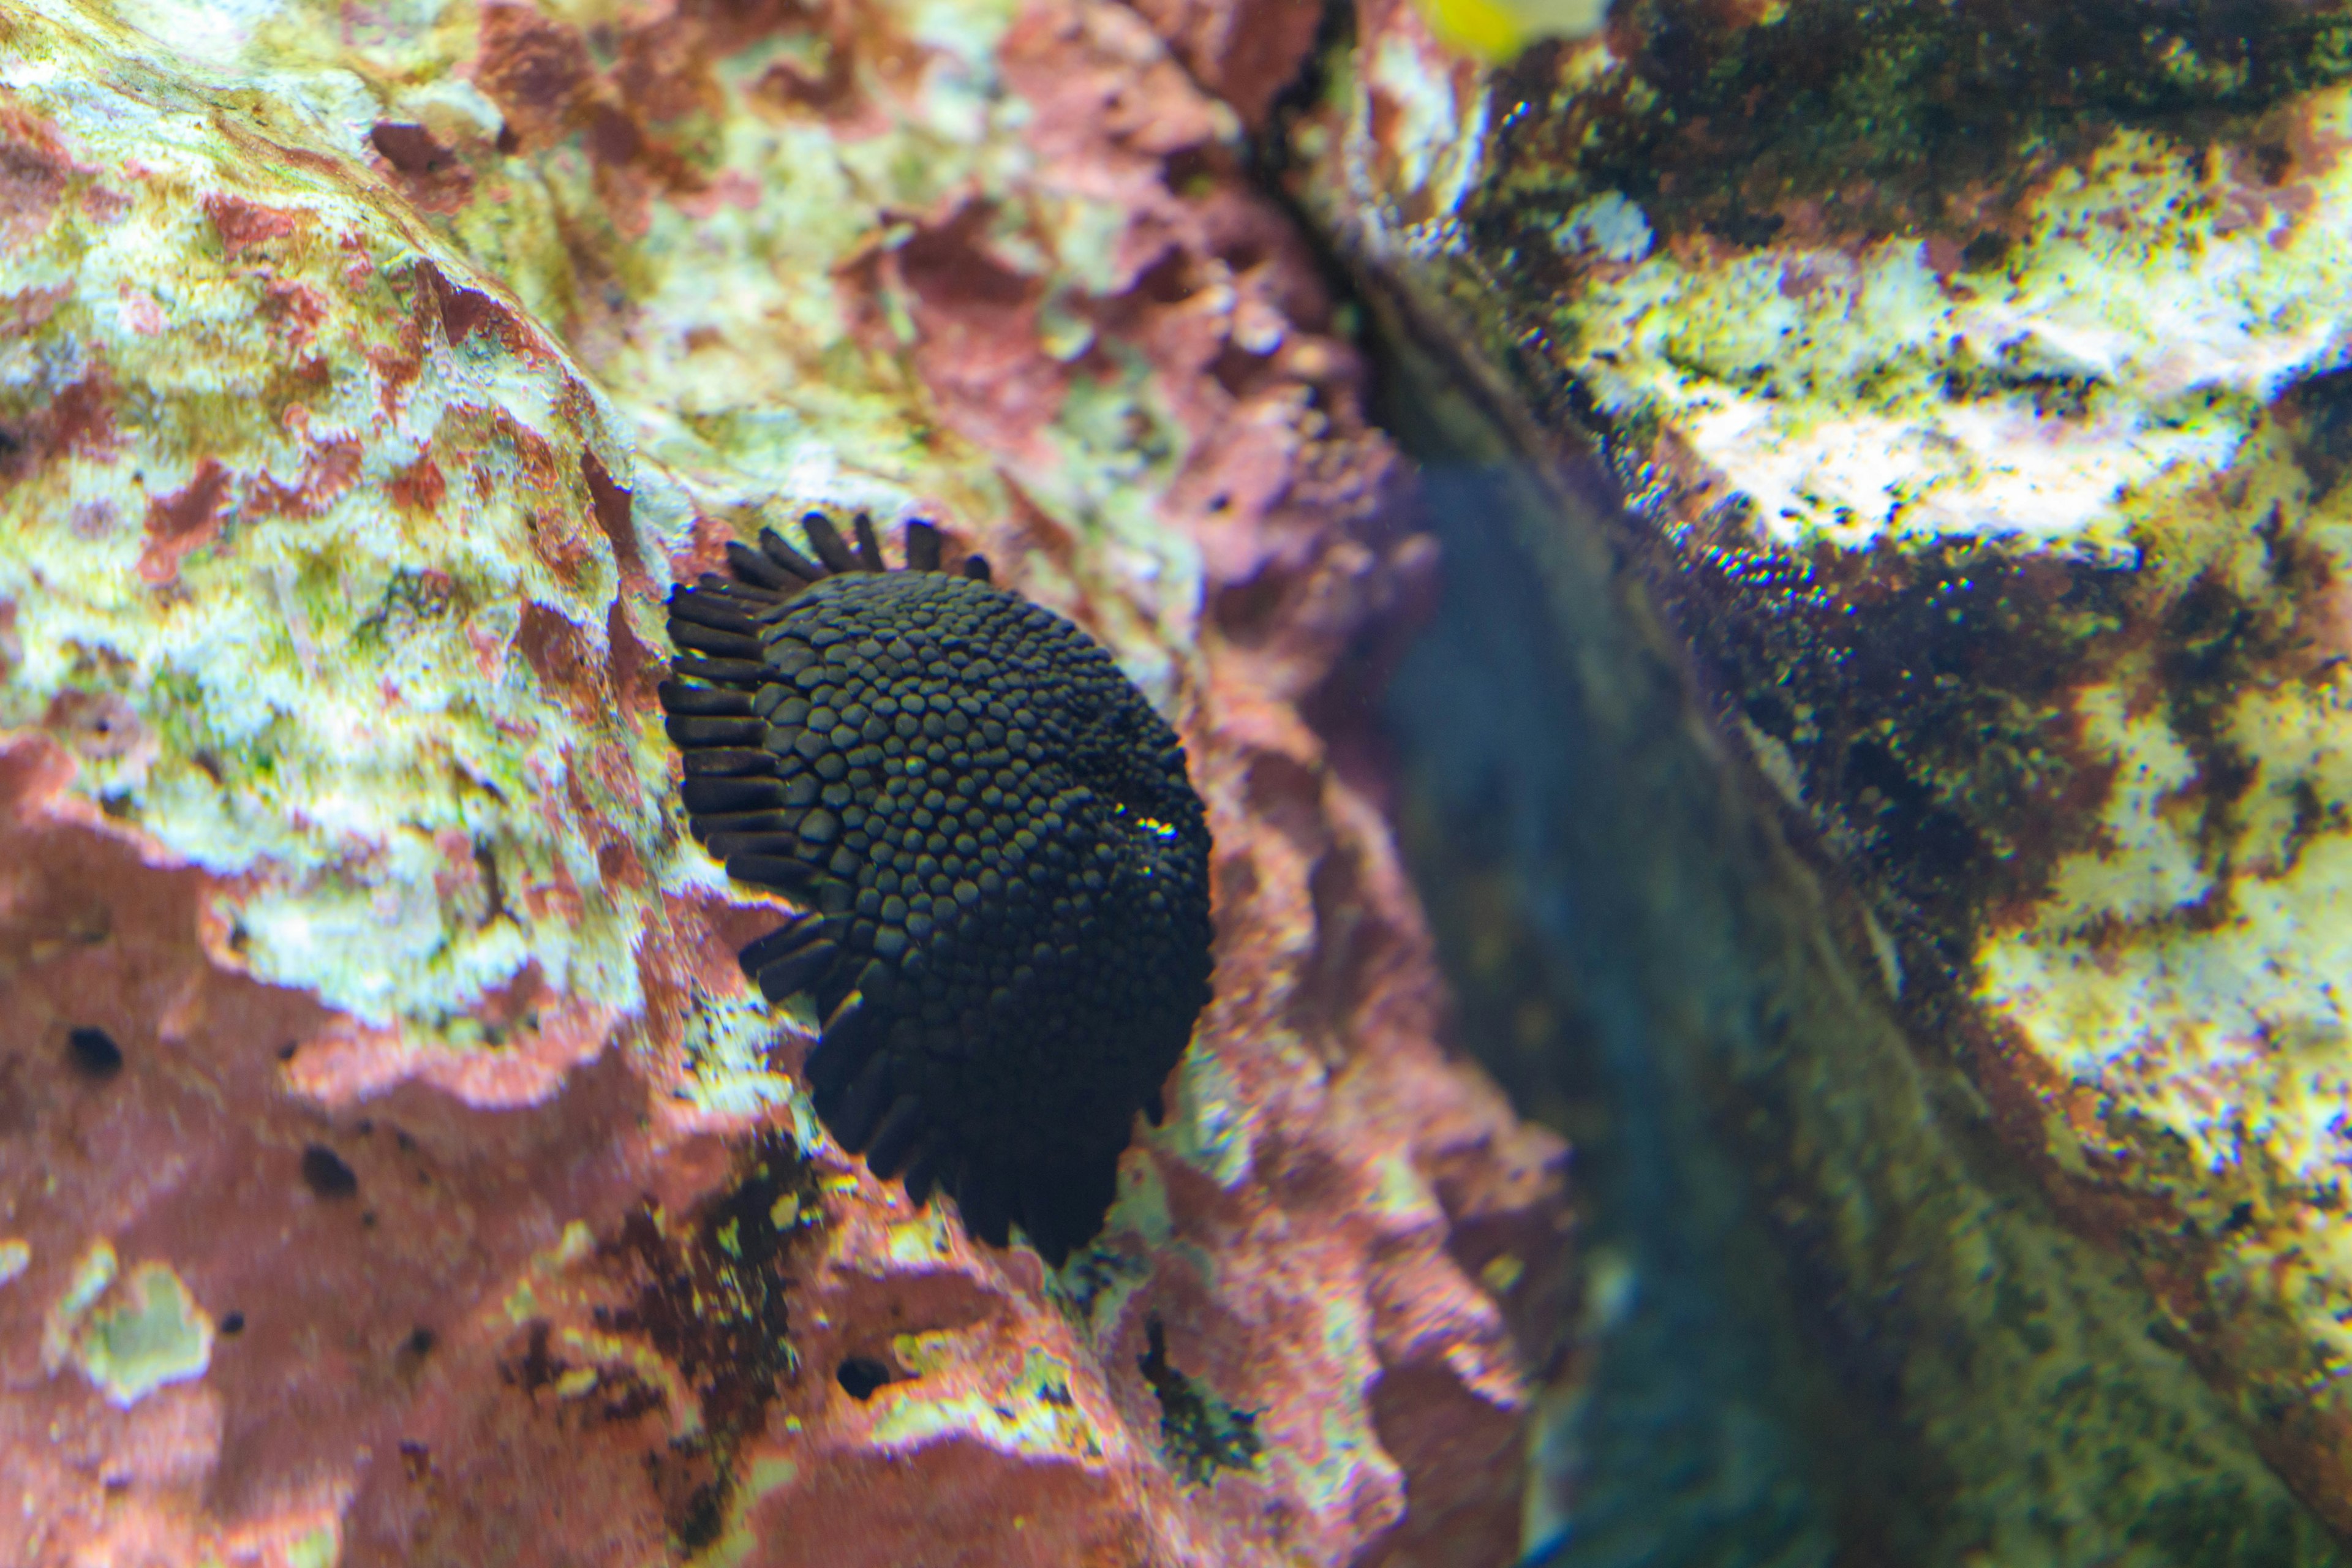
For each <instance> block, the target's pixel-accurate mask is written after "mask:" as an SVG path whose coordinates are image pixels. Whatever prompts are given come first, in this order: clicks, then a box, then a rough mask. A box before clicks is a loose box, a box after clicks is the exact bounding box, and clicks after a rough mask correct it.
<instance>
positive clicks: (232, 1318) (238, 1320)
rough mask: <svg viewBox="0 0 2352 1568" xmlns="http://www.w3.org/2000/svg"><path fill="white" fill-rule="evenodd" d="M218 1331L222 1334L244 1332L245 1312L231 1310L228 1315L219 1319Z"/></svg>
mask: <svg viewBox="0 0 2352 1568" xmlns="http://www.w3.org/2000/svg"><path fill="white" fill-rule="evenodd" d="M220 1331H221V1332H222V1333H224V1334H241V1333H243V1332H245V1314H244V1313H243V1312H231V1313H230V1314H229V1315H228V1316H226V1317H225V1318H223V1319H222V1320H221V1321H220Z"/></svg>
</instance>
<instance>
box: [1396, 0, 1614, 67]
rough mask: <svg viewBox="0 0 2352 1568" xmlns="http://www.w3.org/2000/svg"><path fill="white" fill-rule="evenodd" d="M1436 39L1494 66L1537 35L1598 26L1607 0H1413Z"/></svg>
mask: <svg viewBox="0 0 2352 1568" xmlns="http://www.w3.org/2000/svg"><path fill="white" fill-rule="evenodd" d="M1414 4H1416V5H1419V6H1420V7H1421V14H1422V16H1423V17H1425V18H1426V19H1427V20H1428V22H1429V28H1430V31H1431V32H1433V33H1435V34H1436V35H1437V41H1438V42H1439V43H1441V44H1444V46H1445V47H1447V48H1449V49H1455V50H1458V51H1460V52H1461V53H1463V54H1465V55H1470V56H1473V57H1475V58H1477V59H1479V60H1482V61H1484V62H1485V63H1486V64H1488V65H1500V64H1502V63H1503V62H1504V61H1506V60H1508V59H1510V58H1512V57H1513V56H1515V55H1517V53H1518V52H1519V51H1520V50H1521V49H1524V48H1526V47H1528V45H1529V44H1532V43H1534V42H1535V41H1536V40H1537V39H1538V38H1580V37H1586V36H1587V35H1589V34H1591V33H1596V32H1598V31H1600V29H1601V18H1602V17H1603V16H1606V15H1607V14H1608V10H1609V5H1608V0H1414Z"/></svg>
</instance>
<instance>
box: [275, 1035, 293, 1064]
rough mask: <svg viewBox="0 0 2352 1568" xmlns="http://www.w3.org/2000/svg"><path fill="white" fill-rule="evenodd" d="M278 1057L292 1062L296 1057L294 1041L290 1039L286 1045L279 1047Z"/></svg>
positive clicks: (282, 1060) (280, 1059)
mask: <svg viewBox="0 0 2352 1568" xmlns="http://www.w3.org/2000/svg"><path fill="white" fill-rule="evenodd" d="M293 1059H294V1042H293V1041H291V1040H289V1041H287V1042H286V1043H285V1044H284V1045H282V1046H280V1047H278V1060H279V1061H281V1062H290V1061H292V1060H293Z"/></svg>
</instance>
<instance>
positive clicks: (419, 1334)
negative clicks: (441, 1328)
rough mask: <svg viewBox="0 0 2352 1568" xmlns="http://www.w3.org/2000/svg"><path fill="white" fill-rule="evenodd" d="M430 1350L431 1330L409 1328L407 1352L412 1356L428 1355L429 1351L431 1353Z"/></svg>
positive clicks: (431, 1342) (431, 1345) (431, 1341)
mask: <svg viewBox="0 0 2352 1568" xmlns="http://www.w3.org/2000/svg"><path fill="white" fill-rule="evenodd" d="M432 1350H433V1331H432V1330H431V1329H425V1328H417V1329H411V1330H410V1331H409V1332H408V1353H409V1354H410V1355H413V1356H422V1355H429V1354H430V1353H432Z"/></svg>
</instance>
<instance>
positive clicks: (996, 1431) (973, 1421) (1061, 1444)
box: [874, 1344, 1103, 1461]
mask: <svg viewBox="0 0 2352 1568" xmlns="http://www.w3.org/2000/svg"><path fill="white" fill-rule="evenodd" d="M909 1348H910V1349H914V1350H916V1352H917V1354H918V1359H919V1361H921V1362H922V1363H923V1365H924V1367H925V1368H927V1369H929V1370H931V1371H934V1372H939V1371H945V1370H949V1369H950V1368H951V1367H952V1365H953V1364H954V1362H955V1360H956V1359H957V1358H955V1357H954V1356H953V1355H952V1354H951V1353H950V1352H947V1351H945V1350H942V1349H940V1347H937V1346H931V1347H923V1346H917V1345H911V1344H910V1346H909ZM1070 1381H1071V1369H1070V1366H1069V1364H1068V1363H1066V1362H1064V1361H1063V1360H1062V1359H1061V1358H1060V1357H1058V1356H1055V1355H1054V1354H1052V1353H1050V1352H1045V1351H1041V1350H1034V1349H1033V1350H1028V1351H1024V1352H1022V1357H1021V1373H1020V1375H1019V1376H1018V1377H1017V1378H1015V1379H1014V1380H1013V1383H1012V1384H1011V1385H1010V1386H1008V1387H1004V1388H1002V1389H998V1388H988V1389H981V1390H976V1391H974V1392H971V1393H968V1394H961V1393H960V1394H939V1393H935V1392H933V1391H932V1389H931V1388H930V1387H929V1386H926V1382H925V1380H923V1379H921V1378H917V1379H915V1380H914V1381H911V1382H898V1383H891V1384H885V1385H884V1386H883V1387H882V1388H881V1389H880V1390H878V1391H877V1394H876V1396H875V1404H876V1405H877V1406H878V1407H879V1411H878V1414H877V1415H876V1417H875V1422H874V1437H875V1440H876V1441H877V1442H878V1443H884V1444H889V1445H894V1446H901V1447H916V1446H919V1445H921V1444H925V1443H931V1442H937V1441H939V1440H940V1439H941V1438H946V1437H953V1436H968V1437H971V1438H974V1439H977V1440H978V1441H981V1442H984V1443H986V1444H988V1445H989V1446H990V1447H994V1448H999V1449H1003V1450H1005V1451H1008V1452H1011V1453H1016V1454H1024V1455H1031V1456H1034V1457H1036V1458H1060V1459H1079V1460H1085V1461H1094V1460H1099V1459H1100V1458H1102V1457H1103V1445H1102V1438H1101V1436H1100V1434H1098V1433H1097V1431H1096V1430H1095V1427H1094V1423H1093V1422H1092V1421H1090V1420H1088V1419H1087V1415H1086V1414H1085V1412H1084V1411H1082V1410H1080V1409H1079V1408H1078V1407H1077V1405H1076V1404H1075V1403H1074V1402H1073V1401H1072V1399H1071V1397H1070Z"/></svg>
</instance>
